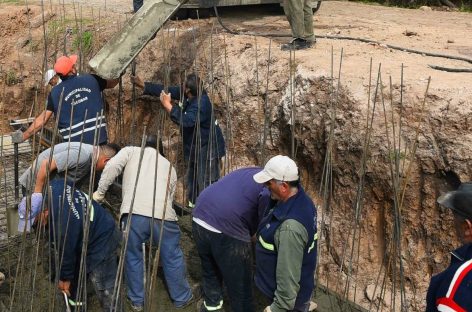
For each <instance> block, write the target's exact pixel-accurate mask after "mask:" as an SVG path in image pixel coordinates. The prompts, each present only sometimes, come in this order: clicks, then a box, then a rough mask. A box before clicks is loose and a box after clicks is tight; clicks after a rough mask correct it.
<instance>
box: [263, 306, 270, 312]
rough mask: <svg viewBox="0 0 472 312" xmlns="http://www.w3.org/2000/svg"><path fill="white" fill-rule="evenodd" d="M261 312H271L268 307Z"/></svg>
mask: <svg viewBox="0 0 472 312" xmlns="http://www.w3.org/2000/svg"><path fill="white" fill-rule="evenodd" d="M262 312H272V310H271V309H270V306H267V307H266V308H265V309H264V311H262Z"/></svg>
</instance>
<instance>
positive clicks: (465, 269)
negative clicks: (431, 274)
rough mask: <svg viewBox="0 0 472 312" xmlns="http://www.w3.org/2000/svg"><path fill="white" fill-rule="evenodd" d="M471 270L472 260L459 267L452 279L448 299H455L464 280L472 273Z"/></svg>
mask: <svg viewBox="0 0 472 312" xmlns="http://www.w3.org/2000/svg"><path fill="white" fill-rule="evenodd" d="M470 270H472V259H470V260H469V261H466V262H465V263H464V264H462V265H461V266H460V267H459V269H457V271H456V273H455V274H454V277H453V278H452V281H451V284H450V285H449V289H448V291H447V294H446V297H447V298H454V295H455V293H456V291H457V288H459V286H460V284H461V282H462V280H463V279H464V277H465V276H466V275H467V274H468V273H469V272H470Z"/></svg>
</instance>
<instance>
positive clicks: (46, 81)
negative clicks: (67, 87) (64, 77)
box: [44, 69, 61, 87]
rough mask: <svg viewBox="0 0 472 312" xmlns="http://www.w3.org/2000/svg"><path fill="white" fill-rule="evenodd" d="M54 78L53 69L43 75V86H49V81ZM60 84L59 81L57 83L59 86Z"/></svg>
mask: <svg viewBox="0 0 472 312" xmlns="http://www.w3.org/2000/svg"><path fill="white" fill-rule="evenodd" d="M54 76H56V71H55V70H54V69H49V70H48V71H47V72H46V73H45V74H44V86H45V87H46V86H47V85H48V84H49V81H50V80H51V79H52V77H54ZM59 82H61V79H59V81H58V82H57V83H58V84H59Z"/></svg>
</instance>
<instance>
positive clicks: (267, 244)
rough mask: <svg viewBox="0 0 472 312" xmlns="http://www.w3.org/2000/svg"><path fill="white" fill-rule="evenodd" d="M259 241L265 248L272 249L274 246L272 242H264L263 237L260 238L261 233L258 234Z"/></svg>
mask: <svg viewBox="0 0 472 312" xmlns="http://www.w3.org/2000/svg"><path fill="white" fill-rule="evenodd" d="M259 243H261V245H262V247H264V248H265V249H267V250H270V251H274V250H275V247H274V245H272V244H269V243H266V242H265V241H264V239H263V238H262V236H261V235H259Z"/></svg>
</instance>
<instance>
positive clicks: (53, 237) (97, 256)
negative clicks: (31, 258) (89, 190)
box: [19, 179, 121, 312]
mask: <svg viewBox="0 0 472 312" xmlns="http://www.w3.org/2000/svg"><path fill="white" fill-rule="evenodd" d="M19 209H20V210H22V211H25V210H26V200H25V199H23V200H22V202H21V204H20V207H19ZM87 211H88V213H89V214H88V215H87V213H86V212H87ZM36 217H38V218H37V219H38V220H40V222H38V220H37V222H38V223H39V225H40V226H46V227H47V228H49V231H47V233H49V240H48V241H49V244H50V248H51V250H50V251H51V253H50V254H51V256H50V261H51V263H52V268H53V269H52V270H51V272H52V274H54V272H55V271H56V270H55V269H54V268H58V273H59V276H53V277H52V278H53V279H54V280H56V281H57V287H58V288H59V290H60V291H62V292H64V293H65V294H66V295H67V297H68V298H69V299H68V304H69V305H70V306H71V307H72V308H74V307H77V306H78V305H81V306H82V310H83V311H86V310H87V308H86V306H84V304H86V296H87V291H86V289H87V288H86V280H85V278H87V279H89V280H90V282H91V283H92V285H93V288H94V290H95V293H96V294H97V297H98V300H99V301H100V305H101V308H102V311H104V312H105V311H106V312H109V311H121V310H120V309H118V310H114V309H113V306H112V295H113V288H114V285H115V278H116V271H117V268H118V261H117V260H118V257H117V249H118V246H119V241H120V239H121V235H120V233H119V231H118V230H117V229H116V226H115V220H114V219H113V217H112V216H111V215H110V214H109V213H108V212H107V211H106V210H105V209H104V208H103V207H102V206H100V205H99V204H98V203H97V202H94V201H92V202H90V200H89V198H88V197H87V195H86V194H85V193H83V192H81V191H80V190H78V189H76V188H75V187H74V186H73V183H72V182H71V181H67V180H64V179H56V180H53V181H51V182H50V184H49V188H48V192H47V198H46V200H45V207H44V209H41V206H39V207H31V215H30V217H29V220H27V221H26V220H23V221H21V220H20V226H23V227H25V226H26V222H28V223H33V222H34V220H35V218H36ZM85 224H87V225H88V236H85V234H84V229H85V228H84V225H85ZM84 242H85V245H84ZM84 246H86V248H83V247H84ZM83 251H84V252H86V254H85V257H84V258H83V255H82V252H83ZM54 255H60V257H55V256H54ZM56 260H58V261H59V263H56ZM82 260H85V262H82ZM81 265H82V266H83V268H84V270H85V271H84V272H85V274H84V275H83V276H84V277H85V278H84V279H83V280H82V281H80V282H79V274H80V267H81ZM79 284H80V285H81V287H80V289H78V287H79ZM79 293H80V298H79V297H78V296H79ZM119 306H120V304H119V303H118V307H119Z"/></svg>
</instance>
